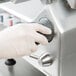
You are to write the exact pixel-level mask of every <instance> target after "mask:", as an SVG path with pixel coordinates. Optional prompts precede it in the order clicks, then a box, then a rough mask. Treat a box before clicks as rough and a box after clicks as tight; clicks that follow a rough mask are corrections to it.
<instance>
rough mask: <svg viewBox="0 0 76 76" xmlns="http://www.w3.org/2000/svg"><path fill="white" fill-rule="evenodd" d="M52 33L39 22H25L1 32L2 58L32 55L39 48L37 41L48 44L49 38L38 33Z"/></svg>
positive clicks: (0, 55)
mask: <svg viewBox="0 0 76 76" xmlns="http://www.w3.org/2000/svg"><path fill="white" fill-rule="evenodd" d="M37 31H39V32H41V33H44V34H51V30H50V29H49V28H46V27H44V26H42V25H40V24H37V23H28V24H27V23H23V24H17V25H15V26H12V27H9V28H6V29H4V30H3V31H1V32H0V58H12V57H20V56H24V55H30V54H31V53H32V52H34V51H36V50H37V45H36V44H35V42H38V43H41V44H43V45H45V44H47V43H48V41H47V39H46V38H45V37H44V36H43V35H41V34H39V33H37Z"/></svg>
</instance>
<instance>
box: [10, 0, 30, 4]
mask: <svg viewBox="0 0 76 76" xmlns="http://www.w3.org/2000/svg"><path fill="white" fill-rule="evenodd" d="M27 1H30V0H11V2H13V3H15V4H16V3H21V2H27Z"/></svg>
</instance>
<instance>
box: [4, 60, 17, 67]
mask: <svg viewBox="0 0 76 76" xmlns="http://www.w3.org/2000/svg"><path fill="white" fill-rule="evenodd" d="M5 64H6V65H8V66H13V65H15V64H16V61H15V60H14V59H7V60H6V61H5Z"/></svg>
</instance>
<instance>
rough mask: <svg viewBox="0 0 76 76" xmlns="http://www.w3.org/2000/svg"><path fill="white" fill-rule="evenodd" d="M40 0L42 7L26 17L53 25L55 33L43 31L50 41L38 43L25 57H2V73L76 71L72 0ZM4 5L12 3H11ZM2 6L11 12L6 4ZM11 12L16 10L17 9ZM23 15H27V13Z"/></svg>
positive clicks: (60, 75)
mask: <svg viewBox="0 0 76 76" xmlns="http://www.w3.org/2000/svg"><path fill="white" fill-rule="evenodd" d="M29 1H35V0H29ZM29 1H27V3H28V2H29ZM39 1H40V5H41V8H42V10H39V11H40V12H39V13H38V14H37V15H35V17H33V19H32V20H30V21H25V20H24V21H25V22H35V23H39V24H42V25H44V26H46V27H48V28H50V30H51V31H52V34H50V35H44V34H43V35H44V36H45V37H46V38H47V39H48V42H49V44H48V45H46V46H43V45H41V44H39V43H36V44H37V45H38V50H37V51H36V52H35V53H33V54H31V55H30V56H29V57H24V59H23V58H19V59H15V60H16V61H15V60H14V59H8V60H5V59H2V60H0V72H1V75H2V76H25V75H27V76H35V75H38V76H73V75H74V76H75V75H76V9H75V7H73V5H72V4H71V1H72V0H39ZM73 1H74V0H73ZM20 2H21V1H20ZM4 5H5V6H6V7H8V5H7V3H6V4H4ZM4 5H2V6H4ZM16 5H17V4H16ZM38 5H39V4H38ZM16 7H17V6H16ZM8 8H9V7H8ZM11 8H12V7H11ZM2 9H4V10H5V11H8V12H10V11H9V10H6V9H5V8H4V7H2ZM15 9H16V8H15ZM30 10H31V9H30ZM16 12H17V13H19V15H21V14H22V13H20V12H18V11H16ZM26 12H27V11H26ZM10 13H11V14H14V13H13V12H10ZM14 15H16V14H14ZM22 15H23V16H24V17H25V15H24V14H22ZM22 15H21V16H22ZM19 17H20V16H19ZM20 18H21V19H24V18H22V17H20Z"/></svg>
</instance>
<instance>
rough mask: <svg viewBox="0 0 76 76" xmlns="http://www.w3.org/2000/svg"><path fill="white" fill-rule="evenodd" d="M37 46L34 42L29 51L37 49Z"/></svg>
mask: <svg viewBox="0 0 76 76" xmlns="http://www.w3.org/2000/svg"><path fill="white" fill-rule="evenodd" d="M37 47H38V46H37V45H36V44H35V43H34V44H33V47H32V49H31V52H35V51H37Z"/></svg>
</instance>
